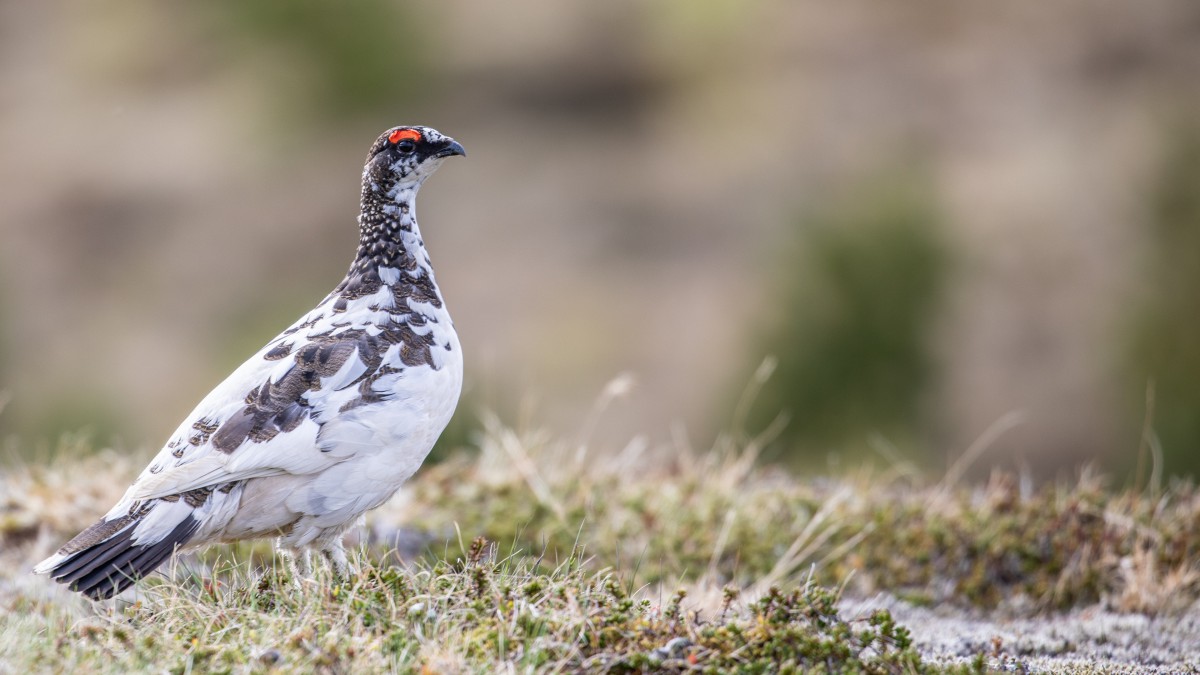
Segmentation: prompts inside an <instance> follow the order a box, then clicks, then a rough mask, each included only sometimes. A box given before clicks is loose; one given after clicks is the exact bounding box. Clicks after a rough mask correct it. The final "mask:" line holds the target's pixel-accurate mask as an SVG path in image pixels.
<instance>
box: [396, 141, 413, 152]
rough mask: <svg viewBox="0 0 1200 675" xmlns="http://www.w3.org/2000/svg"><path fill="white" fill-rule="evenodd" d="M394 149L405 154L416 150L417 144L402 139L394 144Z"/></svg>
mask: <svg viewBox="0 0 1200 675" xmlns="http://www.w3.org/2000/svg"><path fill="white" fill-rule="evenodd" d="M396 149H397V150H399V151H400V152H403V153H405V154H407V153H410V152H412V151H413V150H416V149H417V144H416V143H415V142H413V141H411V140H409V139H407V138H406V139H404V140H402V141H400V142H399V143H397V144H396Z"/></svg>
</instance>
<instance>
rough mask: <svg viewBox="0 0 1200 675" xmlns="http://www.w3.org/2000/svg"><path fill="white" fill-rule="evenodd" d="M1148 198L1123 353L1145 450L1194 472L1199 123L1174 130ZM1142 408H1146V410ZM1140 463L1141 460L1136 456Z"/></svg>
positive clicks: (1199, 350)
mask: <svg viewBox="0 0 1200 675" xmlns="http://www.w3.org/2000/svg"><path fill="white" fill-rule="evenodd" d="M1174 141H1175V142H1174V143H1173V144H1172V146H1171V148H1170V150H1169V152H1168V153H1167V158H1166V159H1165V161H1164V165H1163V167H1162V169H1161V171H1160V175H1159V178H1158V183H1157V185H1156V186H1155V192H1154V194H1153V195H1151V199H1150V204H1151V206H1150V214H1149V222H1148V223H1147V224H1148V226H1149V227H1148V228H1147V232H1148V235H1149V236H1148V239H1149V244H1150V246H1149V250H1148V251H1147V255H1146V259H1145V262H1144V268H1143V274H1142V276H1141V278H1142V279H1143V281H1144V288H1143V289H1141V290H1142V291H1143V294H1142V297H1140V298H1139V300H1140V302H1139V303H1138V304H1137V306H1136V310H1135V315H1134V317H1133V321H1134V335H1133V339H1132V341H1131V349H1130V353H1129V358H1128V366H1127V367H1128V371H1129V375H1130V377H1131V380H1132V381H1131V382H1130V383H1129V386H1128V387H1127V390H1128V391H1132V392H1137V393H1139V394H1140V393H1141V392H1142V391H1143V390H1146V389H1147V384H1148V385H1149V387H1148V392H1149V395H1148V396H1147V398H1146V399H1143V398H1141V397H1137V398H1136V399H1135V400H1133V401H1132V405H1131V406H1130V408H1131V409H1132V410H1133V413H1134V414H1133V415H1132V416H1131V417H1133V418H1134V420H1135V421H1134V423H1135V424H1139V423H1143V420H1144V421H1145V427H1146V428H1145V429H1144V433H1145V435H1146V438H1144V439H1143V441H1144V442H1143V450H1144V453H1145V452H1148V451H1150V450H1152V449H1153V450H1159V451H1161V456H1162V459H1163V462H1164V466H1163V468H1164V469H1165V470H1166V471H1167V472H1169V473H1170V474H1179V475H1192V476H1197V475H1200V302H1198V301H1197V298H1200V190H1198V189H1197V186H1200V128H1190V129H1187V130H1184V131H1181V132H1177V133H1176V134H1175V137H1174ZM1147 408H1148V410H1147ZM1140 462H1141V468H1142V469H1143V470H1144V469H1145V467H1146V466H1147V465H1148V462H1147V460H1146V459H1145V457H1143V458H1142V459H1141V460H1140Z"/></svg>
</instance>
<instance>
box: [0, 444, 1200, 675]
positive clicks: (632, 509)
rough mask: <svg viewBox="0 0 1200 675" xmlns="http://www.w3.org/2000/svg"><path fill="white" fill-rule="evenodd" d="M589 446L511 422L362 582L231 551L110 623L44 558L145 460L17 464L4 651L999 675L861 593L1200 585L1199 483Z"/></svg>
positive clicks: (1136, 591) (1146, 591)
mask: <svg viewBox="0 0 1200 675" xmlns="http://www.w3.org/2000/svg"><path fill="white" fill-rule="evenodd" d="M591 452H592V451H591V450H589V449H588V448H583V449H582V450H581V449H579V448H576V447H566V446H560V445H557V444H554V443H550V442H548V441H547V440H546V439H544V438H540V437H538V436H537V435H536V434H527V435H521V434H518V433H516V432H514V431H513V430H510V429H506V428H503V427H500V426H498V425H497V424H495V423H494V422H491V423H490V426H489V427H488V430H487V433H486V434H485V436H484V439H483V443H482V447H481V448H480V451H479V453H478V455H476V456H473V457H471V458H469V459H467V458H461V457H460V458H457V459H451V460H448V461H446V462H443V463H441V464H438V465H436V466H432V467H428V468H427V469H425V470H423V471H422V473H421V475H420V476H418V478H417V479H416V480H415V481H414V482H413V484H412V485H411V486H410V487H409V489H407V490H406V491H405V493H404V497H403V498H400V499H397V500H394V501H393V502H392V503H390V504H389V505H388V506H386V507H384V508H383V509H381V510H380V511H379V512H376V513H374V514H373V516H372V522H371V524H370V527H369V528H368V529H369V532H370V533H371V536H369V537H367V538H366V539H365V540H364V541H363V542H362V543H361V544H360V554H359V556H358V558H359V564H360V572H359V573H358V574H357V575H355V576H353V578H351V579H350V580H348V581H346V582H342V583H339V582H334V581H331V580H329V579H327V578H323V577H318V579H316V580H312V581H304V582H302V583H301V584H300V586H301V587H300V588H299V589H297V588H296V587H295V586H293V584H292V580H290V579H288V578H286V575H285V574H283V573H281V572H277V571H276V568H275V565H274V563H273V561H272V559H271V553H270V549H269V545H268V544H267V543H255V544H244V545H239V546H236V547H232V548H230V547H213V548H211V549H209V550H208V551H206V552H205V553H204V555H203V556H202V558H201V559H200V560H199V562H198V563H197V561H195V559H193V560H192V562H191V563H184V564H180V565H179V567H178V569H177V571H176V574H175V575H174V576H173V578H171V579H167V578H162V577H156V578H152V579H149V580H146V581H144V582H143V583H142V584H141V585H140V589H141V590H139V591H138V594H137V597H136V602H134V604H132V605H128V604H125V603H119V604H116V605H114V604H112V603H110V604H104V605H99V606H98V610H93V609H92V606H91V605H89V604H88V603H86V602H85V601H83V600H81V599H79V598H76V597H75V596H73V595H71V594H69V593H66V592H60V590H61V589H57V588H56V587H53V588H55V592H49V591H50V589H51V588H52V585H51V584H50V582H48V581H47V580H45V579H44V578H35V577H32V576H30V575H29V574H28V573H27V570H28V569H29V568H30V567H31V566H32V564H33V563H34V562H36V560H37V559H38V558H40V557H41V556H42V555H45V554H47V553H48V552H49V551H50V549H52V548H53V546H54V545H55V544H56V543H58V542H61V541H62V540H64V539H65V538H66V537H68V536H70V535H72V534H74V533H75V532H76V531H78V530H79V529H80V528H82V527H84V526H86V525H88V524H89V523H90V522H91V521H92V520H93V519H94V518H95V517H96V515H97V514H98V513H101V512H103V511H104V510H105V509H107V508H108V505H109V504H110V503H111V502H112V501H113V500H115V499H117V498H118V496H119V494H120V493H121V491H122V490H123V489H124V487H125V486H126V485H127V484H128V481H129V480H130V478H131V477H132V476H133V475H134V473H135V470H136V468H137V467H139V466H140V465H141V463H140V461H133V460H130V459H129V458H128V457H124V456H121V455H118V454H116V453H113V452H111V451H105V452H102V453H99V454H92V455H90V456H86V457H83V458H76V459H72V461H71V462H59V463H57V464H58V466H56V467H55V468H53V469H52V468H49V466H47V465H43V464H39V465H22V466H17V467H15V468H12V469H10V470H8V471H7V472H6V473H5V474H4V475H3V480H2V481H0V486H2V489H0V607H2V608H3V609H2V610H0V635H2V636H3V637H2V638H0V654H4V660H5V661H6V663H8V664H10V665H11V666H12V667H13V668H15V669H17V670H26V669H29V670H79V669H83V668H87V669H91V670H96V671H98V672H118V671H120V672H125V671H129V670H131V669H146V668H154V669H155V670H168V671H170V672H186V671H188V670H189V669H191V670H193V671H194V670H196V669H203V670H212V671H218V672H222V671H223V672H228V671H239V672H240V671H245V670H250V671H268V670H272V669H279V670H280V671H284V670H294V669H297V668H300V669H302V670H323V671H328V672H346V671H353V672H360V671H362V670H369V671H373V670H382V669H395V670H399V671H403V672H409V671H418V670H422V669H423V670H425V671H427V672H458V671H464V670H465V671H473V672H486V671H494V670H496V669H498V668H503V667H506V666H507V665H511V666H513V667H515V668H517V669H519V670H524V669H526V668H537V669H542V670H556V669H557V670H565V671H569V672H578V671H596V670H602V671H615V672H650V671H658V670H664V669H665V670H668V671H682V670H687V669H699V670H703V671H705V672H728V671H740V672H767V671H771V672H774V671H775V670H776V669H777V668H779V669H784V670H786V668H788V667H790V668H792V669H793V670H795V671H805V672H807V671H810V670H817V671H822V670H824V671H828V672H872V673H885V672H886V673H890V672H945V670H946V669H950V671H951V672H954V669H958V671H960V672H962V671H965V672H978V671H981V670H983V669H984V666H985V665H986V664H987V663H993V665H994V664H995V663H998V662H996V661H989V659H995V658H998V657H997V656H996V655H995V654H990V653H989V654H977V655H976V660H975V661H974V662H973V663H968V664H958V665H953V664H945V663H940V664H939V663H930V662H929V661H927V660H926V658H925V657H923V656H922V655H920V654H919V653H918V652H917V651H915V649H914V647H913V644H912V642H911V638H910V636H909V635H908V633H907V631H906V630H905V629H904V628H903V627H902V626H899V625H897V624H896V622H895V621H894V620H893V619H892V617H891V615H889V614H888V613H887V612H875V613H870V612H868V614H867V615H865V616H844V615H843V614H842V613H841V611H840V610H839V605H838V597H839V595H841V594H848V595H851V596H854V597H867V596H869V595H870V594H873V593H875V592H878V591H881V590H882V591H888V592H890V593H892V594H893V595H896V596H898V597H902V598H905V599H907V600H908V601H909V602H912V603H918V604H924V603H938V604H941V605H946V606H958V607H976V608H984V609H992V610H995V609H997V608H1000V609H1004V610H1005V611H1007V612H1028V611H1055V610H1058V609H1067V608H1073V607H1081V606H1088V605H1090V604H1092V603H1094V602H1096V601H1104V602H1106V603H1107V604H1108V605H1109V606H1112V607H1114V608H1117V609H1120V610H1123V611H1137V612H1144V613H1149V614H1155V613H1173V612H1176V611H1181V610H1183V609H1184V608H1186V607H1187V606H1188V605H1190V604H1191V603H1193V602H1194V601H1195V600H1196V599H1197V598H1198V597H1200V574H1198V573H1197V571H1196V566H1195V562H1194V561H1195V559H1196V553H1197V552H1196V550H1195V549H1196V543H1195V542H1197V541H1200V492H1198V491H1197V490H1196V489H1195V488H1193V487H1191V486H1189V485H1183V484H1178V485H1174V486H1172V487H1171V488H1170V489H1168V490H1166V491H1165V493H1164V494H1162V495H1160V496H1157V497H1154V496H1150V495H1145V494H1141V493H1133V492H1123V493H1113V492H1110V491H1107V490H1105V489H1104V488H1103V487H1102V485H1101V482H1100V481H1099V480H1097V479H1096V478H1095V477H1093V476H1091V475H1084V476H1083V477H1082V478H1081V479H1080V480H1079V481H1078V482H1075V483H1072V484H1058V485H1047V486H1045V487H1043V488H1041V489H1037V490H1029V489H1022V487H1021V481H1020V480H1018V478H1017V477H1014V476H1011V475H1008V474H995V475H994V476H993V478H992V480H991V481H990V482H989V483H988V484H987V485H986V486H981V487H977V488H966V487H958V486H954V485H950V484H934V485H928V484H922V483H920V482H919V481H915V480H914V479H912V478H911V477H909V478H903V477H895V476H893V477H889V476H887V475H874V476H867V475H862V476H857V477H849V478H844V479H839V480H837V481H830V480H822V481H815V482H802V481H799V480H797V479H796V478H794V477H792V476H790V475H788V474H786V473H783V472H780V471H777V470H772V469H769V468H761V467H757V466H756V464H755V462H754V461H753V460H754V457H753V452H746V451H743V450H725V451H722V452H717V453H714V454H705V455H702V456H699V455H693V454H692V453H691V452H689V451H688V450H687V449H685V448H680V449H676V451H674V452H673V453H671V454H670V456H666V457H660V458H657V459H656V458H652V457H648V456H643V455H641V454H639V452H638V451H637V446H631V447H630V448H628V449H626V450H625V451H622V452H619V453H612V454H606V455H604V456H602V457H601V456H596V455H593V454H591ZM414 540H415V541H419V542H423V543H421V544H418V545H416V546H413V545H412V544H411V543H405V542H412V541H414ZM473 540H474V543H471V542H472V541H473ZM485 542H495V543H494V544H487V543H485ZM397 547H399V548H401V549H402V550H404V551H405V552H404V558H405V559H406V560H407V562H406V563H405V564H403V565H400V566H394V565H393V564H392V562H393V561H395V555H396V548H397ZM230 560H233V561H236V562H234V563H230V562H229V561H230ZM185 570H195V571H193V572H186V571H185ZM830 589H838V590H837V591H833V590H830ZM1005 658H1009V657H1005Z"/></svg>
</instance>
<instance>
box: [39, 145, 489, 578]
mask: <svg viewBox="0 0 1200 675" xmlns="http://www.w3.org/2000/svg"><path fill="white" fill-rule="evenodd" d="M456 155H461V156H465V155H466V151H465V150H464V149H463V146H462V145H461V144H459V143H458V142H457V141H455V140H454V139H453V138H450V137H449V136H446V135H443V134H442V133H440V132H438V131H437V130H435V129H432V128H430V127H425V126H399V127H393V128H391V129H388V130H387V131H385V132H384V133H383V134H381V135H380V136H379V137H378V138H377V139H376V140H375V142H374V143H373V144H372V145H371V148H370V151H369V152H368V153H367V159H366V164H365V166H364V167H363V173H362V193H361V201H360V211H359V215H358V248H357V250H356V252H355V256H354V260H353V262H352V263H351V264H350V269H349V270H348V272H347V273H346V277H345V278H344V279H343V280H342V281H341V283H339V284H338V285H337V286H336V287H335V288H334V289H333V291H332V292H331V293H329V295H327V296H326V297H325V299H324V300H322V301H321V302H320V304H318V305H317V306H316V308H315V309H313V310H312V311H310V312H308V313H307V314H305V315H304V316H302V317H301V318H300V319H299V320H297V321H296V322H295V323H293V324H292V325H291V326H290V327H288V328H287V329H285V330H284V331H283V332H282V333H280V334H279V335H278V336H277V337H275V338H274V339H272V340H271V341H270V342H268V343H267V344H266V346H264V347H263V348H262V349H260V350H259V351H258V353H256V354H254V356H252V357H250V359H249V360H248V361H246V362H245V363H243V364H242V365H241V366H240V367H238V368H237V369H236V370H234V371H233V373H232V374H230V375H229V376H228V377H227V378H226V379H225V380H224V381H223V382H222V383H221V384H219V385H218V386H217V387H216V388H215V389H214V390H213V391H212V392H211V393H209V394H208V395H207V396H205V397H204V399H202V400H201V401H200V403H199V404H198V405H197V406H196V408H195V410H193V411H192V412H191V414H189V415H188V416H187V417H186V418H185V419H184V421H183V422H182V423H181V424H180V425H179V428H178V429H177V430H176V431H175V433H174V434H173V435H172V436H171V438H170V440H169V441H168V442H167V443H166V445H165V446H164V447H163V448H162V449H161V450H160V451H159V453H158V454H157V455H156V456H155V457H154V459H153V460H152V461H151V462H150V464H149V465H148V466H147V467H146V468H145V470H143V471H142V472H141V474H140V475H138V477H137V479H136V480H134V482H133V483H132V485H130V487H129V489H128V490H127V491H126V492H125V495H124V496H123V497H122V498H121V500H120V501H119V502H117V504H116V505H115V506H113V508H112V509H111V510H110V511H109V512H108V513H106V514H105V515H104V517H103V518H102V519H101V520H99V521H98V522H96V523H95V524H94V525H92V526H91V527H88V528H87V529H85V530H84V531H83V532H81V533H80V534H78V535H77V536H75V537H74V538H72V539H71V540H69V541H68V542H67V543H66V544H64V545H63V546H62V547H61V548H59V549H58V551H57V552H56V553H54V554H53V555H51V556H50V557H49V558H47V559H45V560H43V561H42V562H41V563H39V564H38V565H37V566H36V567H35V568H34V572H35V573H37V574H45V575H49V576H50V577H51V578H52V579H54V580H56V581H58V582H59V583H63V584H67V585H68V587H69V588H70V589H71V590H73V591H78V592H80V593H82V594H83V595H85V596H87V597H89V598H91V599H93V600H103V599H108V598H111V597H112V596H114V595H116V594H118V593H121V592H122V591H124V590H125V589H127V588H128V587H129V586H130V585H132V584H133V583H134V582H135V581H137V580H138V579H140V578H143V577H145V576H146V575H148V574H149V573H150V572H152V571H153V570H154V569H155V568H157V567H158V566H160V565H161V564H162V563H163V562H164V561H166V560H167V559H168V558H169V557H170V556H171V555H172V554H173V553H174V552H175V551H177V550H180V549H185V548H187V549H190V548H198V547H202V546H206V545H209V544H215V543H221V542H233V541H239V540H245V539H258V538H268V537H274V538H276V549H277V550H278V551H279V553H280V554H281V555H282V556H283V557H284V558H285V559H286V560H287V561H288V564H289V565H290V566H291V568H292V571H293V572H294V574H295V575H296V578H301V577H305V576H309V575H311V573H312V561H311V554H312V553H313V552H314V551H315V552H319V553H320V554H321V555H323V556H324V557H325V559H326V560H327V562H328V565H329V567H330V568H331V570H332V571H333V573H334V574H335V575H337V576H338V577H341V578H345V577H346V575H347V574H348V573H349V571H350V567H349V562H348V560H347V558H346V552H345V548H344V545H343V542H342V537H343V535H344V534H345V533H346V532H347V531H348V530H349V529H351V528H352V527H354V526H355V525H356V524H358V523H359V522H361V520H362V517H363V514H364V513H365V512H367V511H369V510H371V509H373V508H376V507H378V506H380V505H381V504H383V503H384V502H386V501H387V500H388V499H389V498H391V497H392V495H393V494H395V493H396V491H397V490H398V489H399V488H400V486H401V485H402V484H403V483H404V482H405V481H407V480H408V479H409V478H410V477H412V475H413V474H414V473H415V472H416V471H417V469H418V468H419V467H420V466H421V463H422V462H423V461H424V460H425V458H426V456H427V455H428V454H429V451H430V450H431V449H432V447H433V444H434V442H435V441H436V440H437V439H438V437H439V436H440V435H441V433H442V431H443V430H444V429H445V427H446V425H447V424H448V423H449V421H450V417H451V416H452V414H453V413H454V409H455V407H456V406H457V404H458V399H459V395H460V392H461V389H462V377H463V359H462V349H461V346H460V344H459V340H458V335H457V333H456V332H455V330H454V324H453V323H452V322H451V319H450V314H449V312H448V311H447V309H446V303H445V301H444V300H443V298H442V293H441V291H440V290H439V288H438V285H437V283H436V281H435V279H434V275H433V267H432V265H431V263H430V258H429V254H428V253H427V251H426V249H425V244H424V241H423V240H422V238H421V231H420V229H419V228H418V226H417V219H416V211H415V207H416V196H417V192H418V190H419V189H420V187H421V185H422V183H424V181H425V180H426V179H427V178H429V176H430V175H432V174H433V172H434V171H436V170H437V168H438V167H439V166H440V165H441V164H442V162H443V160H444V159H445V158H447V157H452V156H456Z"/></svg>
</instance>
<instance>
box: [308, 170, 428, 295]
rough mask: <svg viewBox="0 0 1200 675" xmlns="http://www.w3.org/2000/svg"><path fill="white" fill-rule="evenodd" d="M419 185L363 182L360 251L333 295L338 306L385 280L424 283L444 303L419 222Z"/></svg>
mask: <svg viewBox="0 0 1200 675" xmlns="http://www.w3.org/2000/svg"><path fill="white" fill-rule="evenodd" d="M417 187H419V186H414V185H407V186H395V185H390V186H382V185H378V184H376V183H371V182H368V181H367V180H364V181H363V196H362V204H361V208H360V211H359V215H358V250H357V251H356V252H355V255H354V262H352V263H350V270H349V271H348V272H347V273H346V278H345V279H344V280H342V283H341V284H339V285H338V287H337V288H335V289H334V291H333V293H332V294H331V297H333V296H337V297H338V298H340V301H339V302H338V303H337V304H336V305H335V307H334V311H340V310H341V309H344V308H345V307H346V302H348V301H351V300H355V299H357V298H360V297H363V296H366V295H371V294H374V293H376V292H377V291H378V290H379V289H380V287H381V286H382V285H384V284H386V285H388V286H394V285H395V284H397V283H400V284H401V285H402V286H405V287H408V286H412V285H413V284H418V283H419V284H420V285H421V286H422V288H423V290H424V293H426V294H428V295H429V296H430V297H431V299H436V305H437V306H441V293H440V292H439V291H438V289H437V285H436V284H435V283H434V281H433V268H432V266H431V264H430V262H429V254H428V253H426V252H425V242H424V241H422V239H421V230H420V229H419V228H418V227H417V218H416V210H415V206H416V196H417Z"/></svg>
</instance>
